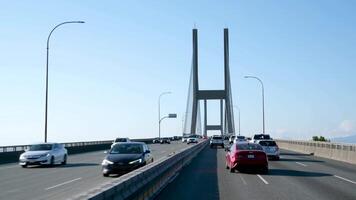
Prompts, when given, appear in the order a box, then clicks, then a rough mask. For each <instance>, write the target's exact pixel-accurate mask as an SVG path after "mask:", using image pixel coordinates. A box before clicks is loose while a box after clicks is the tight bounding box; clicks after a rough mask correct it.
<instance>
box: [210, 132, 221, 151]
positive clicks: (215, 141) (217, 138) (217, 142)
mask: <svg viewBox="0 0 356 200" xmlns="http://www.w3.org/2000/svg"><path fill="white" fill-rule="evenodd" d="M216 146H221V148H224V139H223V137H222V136H221V135H214V136H213V137H211V139H210V148H213V147H216Z"/></svg>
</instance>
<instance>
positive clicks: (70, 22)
mask: <svg viewBox="0 0 356 200" xmlns="http://www.w3.org/2000/svg"><path fill="white" fill-rule="evenodd" d="M73 23H79V24H82V23H85V22H84V21H67V22H63V23H60V24H58V25H57V26H55V27H54V28H53V29H52V30H51V32H50V33H49V35H48V38H47V61H46V105H45V139H44V142H47V112H48V59H49V39H50V38H51V35H52V33H53V31H54V30H55V29H56V28H58V27H59V26H62V25H64V24H73Z"/></svg>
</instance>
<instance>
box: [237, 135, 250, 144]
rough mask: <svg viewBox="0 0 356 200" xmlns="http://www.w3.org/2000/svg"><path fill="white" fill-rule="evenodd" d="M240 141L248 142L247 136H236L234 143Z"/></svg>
mask: <svg viewBox="0 0 356 200" xmlns="http://www.w3.org/2000/svg"><path fill="white" fill-rule="evenodd" d="M238 142H248V141H247V139H246V137H245V136H242V135H238V136H236V138H235V139H234V143H238Z"/></svg>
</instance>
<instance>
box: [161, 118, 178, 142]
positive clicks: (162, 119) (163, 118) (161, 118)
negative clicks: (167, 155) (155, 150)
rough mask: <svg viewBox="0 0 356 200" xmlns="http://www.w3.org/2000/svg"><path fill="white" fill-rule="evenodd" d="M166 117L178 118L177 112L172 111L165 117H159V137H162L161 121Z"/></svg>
mask: <svg viewBox="0 0 356 200" xmlns="http://www.w3.org/2000/svg"><path fill="white" fill-rule="evenodd" d="M166 118H177V114H175V113H170V114H168V115H167V116H164V117H162V118H161V119H159V130H160V132H159V139H161V122H162V121H163V120H164V119H166Z"/></svg>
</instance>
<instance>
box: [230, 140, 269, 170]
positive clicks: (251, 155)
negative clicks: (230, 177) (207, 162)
mask: <svg viewBox="0 0 356 200" xmlns="http://www.w3.org/2000/svg"><path fill="white" fill-rule="evenodd" d="M244 167H245V168H248V169H251V168H256V169H261V170H262V172H263V173H267V172H268V159H267V155H266V153H265V152H264V151H263V148H262V146H261V145H259V144H255V143H248V142H246V143H236V144H233V145H232V146H231V147H230V149H228V150H227V153H226V169H230V172H234V171H235V169H237V170H240V169H242V168H244Z"/></svg>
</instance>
